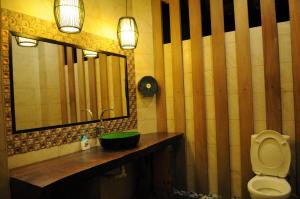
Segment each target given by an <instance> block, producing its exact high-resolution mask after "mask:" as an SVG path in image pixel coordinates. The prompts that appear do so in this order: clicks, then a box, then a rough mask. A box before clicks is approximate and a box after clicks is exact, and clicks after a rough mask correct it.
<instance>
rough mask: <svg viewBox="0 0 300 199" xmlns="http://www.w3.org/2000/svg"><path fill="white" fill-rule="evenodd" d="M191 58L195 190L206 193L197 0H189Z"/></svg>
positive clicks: (202, 79) (203, 98)
mask: <svg viewBox="0 0 300 199" xmlns="http://www.w3.org/2000/svg"><path fill="white" fill-rule="evenodd" d="M188 4H189V17H190V36H191V59H192V75H193V76H192V77H193V103H194V131H195V165H197V166H196V177H195V179H196V191H197V192H198V193H208V192H209V189H208V184H209V182H208V158H207V135H206V131H207V128H206V110H205V97H204V95H205V91H204V61H203V42H202V21H201V4H200V1H199V0H189V1H188Z"/></svg>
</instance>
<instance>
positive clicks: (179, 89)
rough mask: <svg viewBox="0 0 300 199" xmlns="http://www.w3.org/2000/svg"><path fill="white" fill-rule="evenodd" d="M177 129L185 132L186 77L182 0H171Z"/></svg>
mask: <svg viewBox="0 0 300 199" xmlns="http://www.w3.org/2000/svg"><path fill="white" fill-rule="evenodd" d="M169 4H170V25H171V43H172V67H173V93H174V115H175V118H174V120H175V131H176V132H185V114H184V113H185V107H184V79H183V57H182V41H181V39H182V38H181V17H180V1H179V0H170V2H169Z"/></svg>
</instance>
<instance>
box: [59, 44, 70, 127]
mask: <svg viewBox="0 0 300 199" xmlns="http://www.w3.org/2000/svg"><path fill="white" fill-rule="evenodd" d="M58 55H59V69H58V71H59V92H60V107H61V118H62V123H64V124H65V123H68V108H67V107H68V104H67V89H66V78H65V58H64V47H63V46H59V47H58Z"/></svg>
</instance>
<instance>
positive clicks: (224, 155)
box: [152, 0, 300, 199]
mask: <svg viewBox="0 0 300 199" xmlns="http://www.w3.org/2000/svg"><path fill="white" fill-rule="evenodd" d="M154 1H155V0H153V1H152V3H153V4H152V5H153V7H152V9H153V14H154V13H155V14H154V15H156V16H154V17H153V21H154V26H156V25H157V24H159V25H160V26H161V23H159V22H157V20H158V18H160V17H161V16H160V15H157V12H158V11H159V14H161V13H160V10H155V9H158V8H159V9H161V8H160V4H159V2H157V1H155V3H156V4H154ZM167 2H168V3H169V6H170V19H171V20H170V22H171V47H172V49H171V50H172V67H173V86H174V88H173V92H174V116H175V118H174V119H175V129H176V131H179V130H185V124H184V121H185V118H183V117H184V112H185V111H186V110H185V107H184V104H185V103H184V100H185V99H184V83H183V82H184V80H183V69H182V43H181V41H180V40H181V37H180V35H181V31H180V9H179V1H178V0H169V1H167ZM188 2H189V19H190V36H191V62H192V77H193V99H194V118H193V119H194V122H195V123H194V127H195V128H194V133H195V136H194V138H195V140H194V142H195V143H194V144H195V146H194V147H195V165H196V182H197V183H196V191H197V192H201V193H205V192H207V190H208V189H209V187H207V186H208V184H209V183H205V185H204V186H203V184H201V183H200V181H205V182H206V181H210V180H211V179H210V180H207V176H206V175H207V170H209V169H212V170H213V169H214V168H209V169H208V168H207V165H205V164H204V165H203V163H202V162H204V161H205V160H206V159H207V155H208V151H207V150H206V145H207V140H206V136H207V135H206V132H207V131H209V130H211V129H208V128H206V123H205V122H207V120H208V119H207V118H205V115H206V116H208V113H207V114H205V108H204V107H205V106H204V105H205V103H206V102H205V99H203V95H204V90H205V89H204V87H203V84H204V83H203V79H204V78H203V73H204V72H203V60H205V61H208V62H209V61H210V60H206V59H205V58H204V57H203V44H202V42H203V41H202V39H201V37H202V35H201V32H202V30H201V8H200V5H199V4H200V2H201V1H198V0H188ZM289 4H290V5H289V8H290V17H291V36H292V54H293V76H294V80H293V81H294V102H295V107H294V108H295V125H296V134H295V135H296V138H295V142H296V153H297V154H296V159H297V188H298V190H297V191H298V194H300V193H299V192H300V190H299V189H300V188H299V187H300V186H299V185H300V144H299V140H300V103H299V101H300V83H299V82H300V58H299V55H300V38H299V35H300V28H299V23H300V2H299V1H298V0H289ZM154 5H155V6H154ZM260 6H261V19H262V36H263V38H262V44H263V58H264V71H262V72H264V75H265V77H264V81H265V82H264V83H265V88H264V89H262V90H264V91H265V98H266V120H267V121H266V122H267V127H266V128H268V129H273V130H276V131H279V132H280V133H282V126H283V121H282V110H281V109H282V106H283V107H285V106H286V104H282V102H281V90H282V89H283V88H281V84H282V82H281V80H280V77H281V76H280V75H282V74H280V60H279V41H278V30H277V23H276V10H275V1H274V0H261V1H260ZM223 10H224V9H223V1H222V0H211V1H210V12H211V28H212V36H211V39H212V43H211V47H212V61H213V81H214V82H213V83H214V100H215V120H216V138H215V140H216V145H217V157H216V159H217V178H218V179H217V181H218V182H217V184H218V194H219V195H220V196H221V197H222V198H231V195H232V194H231V190H233V191H234V192H235V194H236V193H237V192H239V190H241V197H242V198H243V199H244V198H245V199H248V198H250V197H249V193H248V189H247V183H248V181H249V180H250V179H251V178H252V176H253V175H254V174H253V172H252V168H251V162H250V145H251V144H250V139H251V135H252V134H253V133H254V132H255V131H256V132H258V131H259V130H258V129H263V128H265V127H264V121H262V120H263V119H261V118H259V119H257V118H256V120H255V122H257V123H255V128H254V107H255V111H256V112H255V114H256V115H257V114H259V113H257V111H258V112H260V111H262V112H260V113H262V114H263V113H264V110H257V109H258V107H260V106H264V104H263V103H264V101H263V99H261V98H260V99H257V101H255V102H254V100H255V99H254V98H253V90H255V89H256V88H255V87H254V88H253V86H252V84H254V85H255V86H259V85H258V84H263V82H259V81H262V79H263V77H262V78H256V77H254V75H255V74H253V75H252V70H257V68H255V67H256V66H261V65H262V63H260V64H257V63H258V62H259V61H257V60H256V61H257V63H256V62H255V63H251V56H252V53H253V52H251V51H253V49H250V30H249V22H248V21H249V19H248V0H234V11H235V28H236V30H235V43H234V44H235V45H236V46H235V48H236V49H235V55H236V65H237V83H235V82H234V81H235V77H232V75H234V74H232V73H234V72H235V70H233V71H234V72H232V71H231V70H228V71H227V66H226V54H225V52H226V50H228V52H229V51H230V50H231V49H230V48H231V47H232V46H231V44H232V43H233V42H232V40H231V39H232V37H231V36H232V33H228V39H229V40H230V41H229V42H228V41H226V44H227V42H228V43H229V45H230V46H226V48H227V47H228V48H227V49H226V48H225V34H224V20H223V19H224V16H223ZM156 17H157V18H156ZM285 28H286V27H285ZM156 30H157V29H156ZM259 31H260V30H259V28H258V29H255V31H253V36H254V38H256V37H259V36H260V35H259V34H260V32H259ZM284 31H287V30H285V29H284ZM154 32H155V33H154V38H155V36H157V35H159V36H161V35H160V34H156V31H154ZM251 34H252V33H251ZM229 36H230V37H229ZM251 41H252V38H251ZM154 42H157V41H154ZM231 42H232V43H231ZM252 42H253V46H255V47H259V46H260V43H259V44H258V43H257V42H261V41H258V40H255V41H254V40H253V41H252ZM159 44H160V43H159ZM251 45H252V43H251ZM157 46H159V45H157ZM205 47H206V46H205ZM285 47H286V46H285ZM230 53H232V52H231V51H230ZM208 56H210V55H209V54H208ZM253 56H260V55H256V54H255V55H253ZM284 56H286V54H285V55H284ZM155 57H156V58H159V59H161V60H163V54H162V53H161V54H160V55H156V54H155ZM187 57H188V56H187ZM229 58H230V60H227V61H228V63H230V62H233V60H232V59H233V58H232V57H229ZM253 58H256V57H253ZM258 58H260V57H258ZM234 61H235V60H234ZM160 64H163V62H160ZM230 64H235V63H230ZM208 65H209V64H208ZM228 66H232V65H228ZM208 70H210V69H208ZM259 70H260V69H259ZM286 70H287V71H284V73H285V74H284V77H285V80H286V79H287V77H286V75H287V74H286V73H288V72H289V71H288V69H286ZM228 72H230V74H229V76H227V75H228V74H227V73H228ZM227 77H230V78H232V79H230V81H231V82H230V86H229V87H227ZM253 78H254V80H255V81H254V82H252V79H253ZM257 79H259V80H258V82H256V80H257ZM187 81H190V80H187ZM231 83H232V84H234V87H235V86H236V87H237V92H238V102H237V104H238V105H237V106H238V109H239V113H237V116H236V117H237V118H234V119H232V120H239V121H238V122H239V128H238V127H237V128H236V126H235V125H234V124H233V126H230V127H231V129H230V131H229V111H230V116H232V115H233V114H235V111H236V112H238V111H237V109H235V110H231V109H230V110H229V109H228V101H229V98H230V96H229V95H228V94H227V92H228V90H229V91H230V92H231V91H232V90H233V89H235V88H232V87H233V86H232V85H231ZM205 88H206V87H205ZM166 89H168V88H166ZM232 92H234V91H232ZM261 92H263V91H261ZM233 95H235V94H233ZM262 98H263V97H262ZM285 99H287V98H285ZM160 100H161V99H160ZM163 100H165V99H163ZM230 102H231V103H232V102H233V101H230ZM254 103H255V106H254ZM256 103H257V104H256ZM291 103H292V102H291ZM261 104H262V105H261ZM157 107H158V109H160V110H161V108H160V107H159V105H158V106H157ZM208 107H209V106H208ZM230 108H231V107H230ZM285 113H286V112H285ZM287 114H289V113H287ZM256 115H255V117H256ZM233 117H235V116H233ZM230 119H231V118H230ZM178 122H179V123H178ZM180 122H182V123H180ZM200 124H202V125H200ZM230 124H231V123H230ZM285 128H289V127H285ZM237 129H238V130H237ZM291 129H292V128H291ZM291 129H285V130H286V131H288V132H286V133H288V134H292V130H291ZM229 132H230V133H233V132H234V133H236V132H239V135H240V138H239V140H238V139H237V140H238V141H236V140H235V139H236V138H235V137H234V135H235V134H233V137H234V138H233V137H230V136H229ZM210 136H211V135H210ZM229 138H231V139H230V140H229ZM208 139H210V138H208ZM231 142H234V143H233V145H232V151H231V148H230V144H231ZM235 142H236V143H235ZM191 143H192V142H191ZM189 144H190V143H189ZM234 144H236V145H234ZM237 145H238V146H237ZM235 148H238V149H237V150H240V151H238V152H240V158H241V187H238V188H236V187H235V186H236V185H237V184H234V186H231V183H232V182H231V179H233V182H236V181H238V180H237V179H234V178H235V176H234V173H233V172H232V171H231V165H230V160H231V158H230V153H233V154H235V152H234V150H236V149H235ZM235 158H236V156H235ZM205 162H207V161H205ZM237 167H238V164H235V165H232V169H235V168H237ZM209 171H211V170H209ZM234 171H235V170H234ZM212 180H214V179H212ZM210 184H212V185H214V183H210Z"/></svg>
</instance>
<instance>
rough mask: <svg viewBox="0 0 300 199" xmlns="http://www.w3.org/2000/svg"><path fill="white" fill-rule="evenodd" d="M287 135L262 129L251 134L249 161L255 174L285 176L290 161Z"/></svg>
mask: <svg viewBox="0 0 300 199" xmlns="http://www.w3.org/2000/svg"><path fill="white" fill-rule="evenodd" d="M288 141H289V136H287V135H281V134H280V133H278V132H276V131H272V130H264V131H262V132H260V133H258V134H254V135H252V136H251V150H250V153H251V163H252V169H253V171H254V173H256V174H257V175H269V176H276V177H282V178H284V177H286V176H287V174H288V172H289V167H290V163H291V150H290V146H289V142H288Z"/></svg>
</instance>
